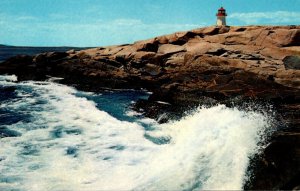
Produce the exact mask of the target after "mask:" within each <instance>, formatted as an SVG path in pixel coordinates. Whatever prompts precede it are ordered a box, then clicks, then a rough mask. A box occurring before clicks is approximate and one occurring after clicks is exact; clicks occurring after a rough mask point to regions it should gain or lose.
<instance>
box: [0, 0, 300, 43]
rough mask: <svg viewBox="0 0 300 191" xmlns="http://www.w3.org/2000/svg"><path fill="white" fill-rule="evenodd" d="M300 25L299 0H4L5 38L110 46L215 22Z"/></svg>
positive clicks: (1, 32)
mask: <svg viewBox="0 0 300 191" xmlns="http://www.w3.org/2000/svg"><path fill="white" fill-rule="evenodd" d="M220 6H224V7H225V8H226V10H227V12H228V18H227V23H228V24H229V25H300V0H0V44H7V45H26V46H105V45H113V44H124V43H132V42H134V41H136V40H141V39H147V38H151V37H154V36H158V35H163V34H168V33H172V32H176V31H184V30H189V29H194V28H199V27H203V26H211V25H214V24H215V22H216V16H215V15H216V12H217V9H218V8H219V7H220Z"/></svg>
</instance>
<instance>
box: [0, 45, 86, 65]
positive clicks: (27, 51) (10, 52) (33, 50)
mask: <svg viewBox="0 0 300 191" xmlns="http://www.w3.org/2000/svg"><path fill="white" fill-rule="evenodd" d="M71 49H74V50H82V49H86V48H79V47H21V46H19V47H18V46H3V45H0V62H2V61H4V60H7V59H8V58H10V57H13V56H16V55H31V56H32V55H35V54H39V53H44V52H65V51H68V50H71Z"/></svg>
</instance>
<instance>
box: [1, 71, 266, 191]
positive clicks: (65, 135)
mask: <svg viewBox="0 0 300 191" xmlns="http://www.w3.org/2000/svg"><path fill="white" fill-rule="evenodd" d="M1 88H2V89H1ZM4 90H5V91H4ZM0 91H2V93H0V101H1V102H0V136H2V138H0V144H1V145H0V190H3V191H6V190H28V191H29V190H30V191H31V190H37V191H40V190H199V189H227V190H228V189H230V190H233V189H242V188H243V183H244V181H245V179H246V176H245V174H246V170H247V167H248V163H249V157H251V156H253V155H254V154H255V153H256V152H257V151H258V149H259V147H258V146H257V145H258V143H259V142H260V141H261V138H262V137H263V133H264V132H265V131H266V129H268V127H269V126H270V120H269V118H268V116H266V115H263V114H261V113H258V112H253V111H241V110H238V109H234V108H227V107H225V106H224V105H219V106H215V107H211V108H199V109H198V110H196V111H194V112H193V113H192V114H190V115H189V116H187V117H185V118H183V119H181V120H179V121H174V122H171V123H168V124H163V125H160V124H157V123H155V122H154V121H153V120H150V119H145V118H143V117H142V116H131V114H132V113H133V112H131V111H130V110H129V108H127V107H126V106H127V105H129V104H130V100H126V99H125V98H124V95H123V94H122V93H119V94H118V93H117V94H114V93H111V94H110V96H107V95H100V94H93V93H86V92H79V91H77V90H75V89H74V88H72V87H68V86H65V85H60V84H56V83H53V82H32V81H29V82H21V83H17V82H16V76H1V77H0ZM125 94H126V95H125V97H127V99H128V98H129V99H131V101H134V100H135V99H137V98H138V97H139V96H145V95H135V94H139V93H128V92H127V93H125ZM129 95H130V96H129ZM105 96H106V97H105ZM122 96H123V97H122ZM110 97H111V99H113V101H109V99H110ZM124 100H125V101H124ZM126 114H127V116H126Z"/></svg>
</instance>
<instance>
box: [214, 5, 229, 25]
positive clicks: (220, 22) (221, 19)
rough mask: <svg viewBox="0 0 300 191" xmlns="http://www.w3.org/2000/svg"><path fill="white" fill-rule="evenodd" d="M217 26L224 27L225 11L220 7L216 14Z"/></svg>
mask: <svg viewBox="0 0 300 191" xmlns="http://www.w3.org/2000/svg"><path fill="white" fill-rule="evenodd" d="M216 16H217V26H226V16H227V14H226V10H225V9H224V8H223V7H221V8H220V9H219V10H218V13H217V15H216Z"/></svg>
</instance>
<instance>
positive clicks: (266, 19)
mask: <svg viewBox="0 0 300 191" xmlns="http://www.w3.org/2000/svg"><path fill="white" fill-rule="evenodd" d="M228 18H229V19H236V20H238V21H240V22H242V23H245V24H299V23H300V12H288V11H275V12H250V13H232V14H231V15H229V16H228Z"/></svg>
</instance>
